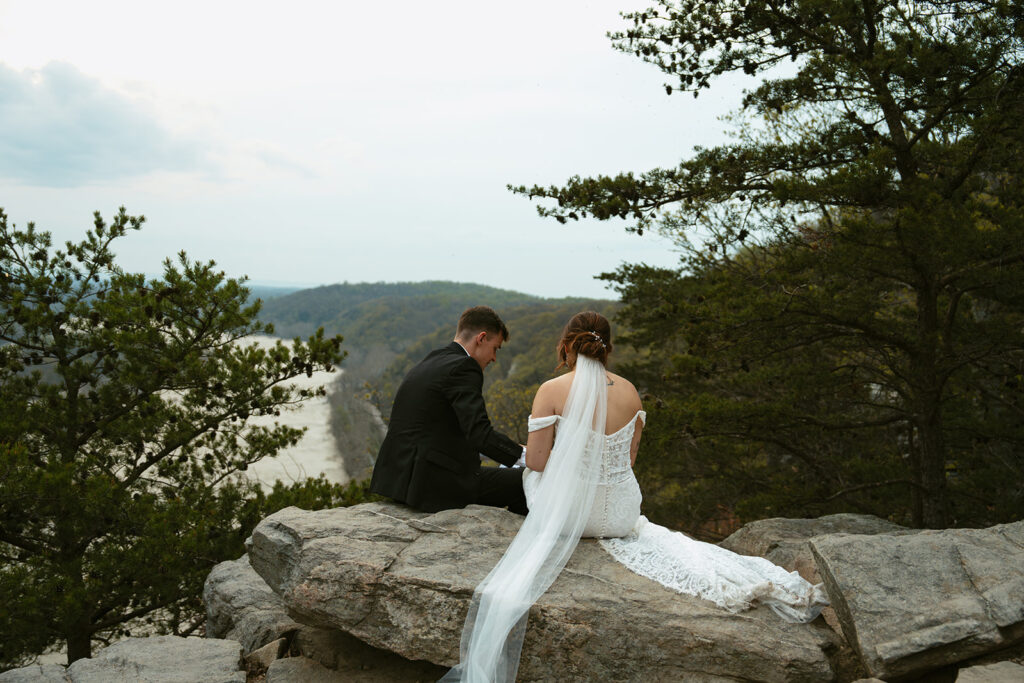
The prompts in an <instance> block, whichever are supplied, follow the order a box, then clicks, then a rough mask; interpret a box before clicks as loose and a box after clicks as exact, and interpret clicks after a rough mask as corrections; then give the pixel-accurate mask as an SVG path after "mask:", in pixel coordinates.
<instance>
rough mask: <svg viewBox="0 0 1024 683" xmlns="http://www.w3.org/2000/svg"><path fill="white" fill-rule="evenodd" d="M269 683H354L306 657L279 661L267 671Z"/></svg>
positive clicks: (287, 658) (343, 675) (342, 674)
mask: <svg viewBox="0 0 1024 683" xmlns="http://www.w3.org/2000/svg"><path fill="white" fill-rule="evenodd" d="M267 683H353V681H352V679H351V678H349V677H348V676H347V675H346V674H344V673H341V672H340V671H332V670H331V669H328V668H326V667H323V666H321V665H320V664H317V663H316V662H314V661H313V660H311V659H306V658H305V657H286V658H285V659H278V660H277V661H275V662H274V663H273V664H271V665H270V668H269V669H267Z"/></svg>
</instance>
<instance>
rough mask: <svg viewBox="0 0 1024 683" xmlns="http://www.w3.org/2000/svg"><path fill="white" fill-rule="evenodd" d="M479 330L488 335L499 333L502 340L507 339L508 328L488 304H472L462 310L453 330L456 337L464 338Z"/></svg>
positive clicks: (477, 332)
mask: <svg viewBox="0 0 1024 683" xmlns="http://www.w3.org/2000/svg"><path fill="white" fill-rule="evenodd" d="M480 332H486V333H487V334H488V335H492V334H500V335H501V338H502V340H503V341H508V328H507V327H505V323H504V322H502V320H501V318H500V317H498V314H497V313H495V312H494V309H493V308H491V307H490V306H473V308H467V309H466V310H464V311H463V312H462V315H460V316H459V326H458V327H457V328H456V330H455V336H456V337H458V338H459V339H465V338H466V337H472V336H474V335H476V334H479V333H480Z"/></svg>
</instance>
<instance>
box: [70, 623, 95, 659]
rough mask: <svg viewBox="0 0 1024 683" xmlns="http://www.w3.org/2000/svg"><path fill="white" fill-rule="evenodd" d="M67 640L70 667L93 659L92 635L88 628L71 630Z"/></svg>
mask: <svg viewBox="0 0 1024 683" xmlns="http://www.w3.org/2000/svg"><path fill="white" fill-rule="evenodd" d="M65 638H66V639H67V644H68V665H70V664H71V663H72V662H75V661H78V660H79V659H85V658H88V657H92V633H90V632H89V629H88V628H81V629H73V630H69V632H68V633H67V634H66V636H65Z"/></svg>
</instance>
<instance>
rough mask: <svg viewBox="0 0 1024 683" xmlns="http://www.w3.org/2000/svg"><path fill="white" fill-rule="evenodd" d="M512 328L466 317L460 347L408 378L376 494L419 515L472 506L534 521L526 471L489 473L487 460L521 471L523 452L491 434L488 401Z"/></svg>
mask: <svg viewBox="0 0 1024 683" xmlns="http://www.w3.org/2000/svg"><path fill="white" fill-rule="evenodd" d="M507 340H508V328H507V327H505V323H503V322H502V320H501V318H499V317H498V314H497V313H495V312H494V310H493V309H491V308H489V307H487V306H476V307H474V308H469V309H467V310H465V311H464V312H463V313H462V316H461V317H460V318H459V324H458V327H457V329H456V332H455V339H454V341H452V343H450V344H448V346H446V347H444V348H442V349H437V350H436V351H433V352H431V353H430V354H429V355H428V356H427V357H426V358H424V359H423V360H422V361H420V363H419V365H417V366H416V367H414V368H413V369H412V370H410V371H409V374H408V375H406V376H405V379H404V380H403V381H402V384H401V386H399V387H398V392H397V393H396V394H395V402H394V404H393V406H392V408H391V421H390V424H389V425H388V433H387V436H386V437H384V443H382V444H381V447H380V451H379V452H378V454H377V462H376V463H375V464H374V466H373V478H372V479H371V480H370V490H371V491H373V492H374V493H379V494H381V495H384V496H388V497H389V498H394V499H395V500H398V501H401V502H403V503H406V504H407V505H410V506H412V507H414V508H417V509H419V510H424V511H426V512H437V511H438V510H447V509H449V508H461V507H465V506H466V505H469V504H471V503H476V504H478V505H493V506H495V507H508V509H509V510H511V511H513V512H517V513H519V514H521V515H525V514H526V498H525V496H524V495H523V482H522V470H521V469H520V468H518V467H515V468H507V469H506V468H498V467H481V466H480V454H483V455H486V456H487V457H489V458H490V459H491V460H495V461H497V462H499V463H501V464H503V465H514V464H515V463H516V461H517V460H518V459H519V457H520V456H521V455H522V451H523V449H522V446H520V445H519V444H517V443H516V442H515V441H513V440H512V439H510V438H508V437H507V436H505V435H504V434H500V433H498V432H496V431H495V430H494V428H493V427H492V426H491V421H490V419H488V417H487V409H486V408H485V407H484V397H483V394H482V393H481V390H482V388H483V382H484V372H483V371H484V368H486V367H487V366H488V365H489V364H490V363H493V362H494V361H495V360H496V359H497V353H498V349H500V348H501V345H502V343H503V342H505V341H507Z"/></svg>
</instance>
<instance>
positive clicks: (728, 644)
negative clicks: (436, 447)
mask: <svg viewBox="0 0 1024 683" xmlns="http://www.w3.org/2000/svg"><path fill="white" fill-rule="evenodd" d="M520 523H521V518H520V517H518V516H516V515H514V514H512V513H510V512H507V511H505V510H498V509H495V508H488V507H478V506H471V507H469V508H466V509H465V510H446V511H444V512H440V513H437V514H434V515H427V514H424V513H417V512H413V511H411V510H409V509H408V508H405V507H402V506H399V505H392V504H382V503H370V504H364V505H358V506H354V507H350V508H341V509H335V510H320V511H316V512H307V511H304V510H299V509H297V508H287V509H285V510H281V511H279V512H277V513H275V514H274V515H271V516H270V517H268V518H267V519H265V520H263V521H262V522H261V523H260V524H259V525H258V526H257V527H256V529H255V530H254V531H253V534H252V537H251V539H250V546H249V555H250V559H251V561H252V565H253V568H254V569H255V570H256V571H257V572H258V573H259V574H260V575H261V576H262V577H263V578H264V580H265V581H266V582H267V584H268V585H270V586H271V588H273V589H274V591H275V592H277V593H278V594H279V595H280V596H281V597H282V598H283V600H284V602H285V604H286V605H287V607H288V609H289V612H290V613H291V614H293V616H295V617H296V618H297V619H299V620H300V621H303V622H305V623H308V624H311V625H317V626H323V627H328V628H337V629H340V630H343V631H346V632H348V633H351V634H353V635H355V636H356V637H358V638H360V639H362V640H364V641H366V642H367V643H370V644H371V645H373V646H375V647H380V648H384V649H387V650H391V651H393V652H396V653H398V654H400V655H401V656H403V657H405V658H408V659H418V660H423V659H425V660H429V661H431V662H434V663H435V664H438V665H441V666H452V665H454V664H455V663H456V662H457V660H458V648H459V636H460V634H461V631H462V624H463V620H464V618H465V614H466V611H467V609H468V605H469V600H470V597H471V596H472V593H473V589H474V587H475V586H476V584H477V583H478V582H479V581H480V580H481V579H482V578H483V577H484V576H485V575H486V574H487V572H488V571H490V569H491V568H492V567H493V566H494V564H495V563H496V562H497V560H498V558H499V557H500V556H501V554H502V553H503V552H504V550H505V547H506V546H507V545H508V543H509V541H510V540H511V539H512V537H513V536H514V535H515V533H516V531H517V530H518V527H519V524H520ZM835 650H836V643H835V636H834V634H832V632H831V631H830V630H828V629H827V628H826V627H823V626H820V625H806V624H789V623H786V622H783V621H781V620H779V619H778V617H776V616H775V615H774V613H772V612H771V611H770V610H768V609H767V608H760V609H756V610H752V611H749V612H745V613H743V614H730V613H729V612H726V611H724V610H721V609H719V608H717V607H715V605H713V604H711V603H709V602H705V601H703V600H700V599H697V598H693V597H689V596H684V595H679V594H677V593H674V592H672V591H669V590H668V589H665V588H663V587H662V586H660V585H659V584H657V583H655V582H653V581H650V580H648V579H645V578H643V577H640V576H638V575H636V574H633V573H632V572H630V571H629V570H627V569H625V568H624V567H623V566H622V565H620V564H618V563H617V562H615V561H614V560H613V559H612V558H611V557H610V556H609V555H608V554H607V553H606V552H605V551H604V550H603V549H602V548H601V547H600V545H599V544H597V543H596V542H595V541H593V540H584V541H582V542H581V543H580V545H579V547H578V548H577V550H576V553H575V554H574V555H573V557H572V559H571V560H570V561H569V564H568V565H567V567H566V569H565V570H564V571H563V572H562V574H561V576H559V578H558V579H557V580H556V581H555V583H554V584H553V585H552V586H551V588H550V589H549V590H548V592H547V593H546V594H545V595H544V596H543V597H542V598H541V599H540V600H539V601H538V602H537V603H536V604H535V605H534V606H533V608H532V609H531V611H530V620H529V627H528V629H527V634H526V640H525V643H524V647H523V656H522V660H521V663H520V669H519V672H520V675H519V680H521V681H551V680H558V679H561V680H566V681H569V680H615V681H652V682H654V681H678V680H688V681H691V680H692V681H780V682H781V681H791V682H797V681H815V682H818V681H830V680H834V678H835V675H834V673H833V670H832V668H831V665H830V662H829V657H828V655H827V653H831V652H834V651H835Z"/></svg>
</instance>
